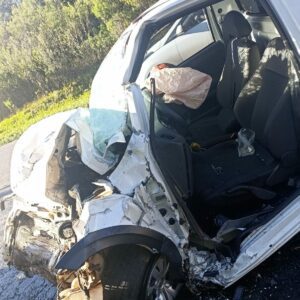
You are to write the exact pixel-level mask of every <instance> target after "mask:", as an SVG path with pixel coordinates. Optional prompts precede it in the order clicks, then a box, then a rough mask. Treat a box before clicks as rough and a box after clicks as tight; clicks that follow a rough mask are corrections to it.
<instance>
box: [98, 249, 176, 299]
mask: <svg viewBox="0 0 300 300" xmlns="http://www.w3.org/2000/svg"><path fill="white" fill-rule="evenodd" d="M103 258H104V266H103V269H102V276H101V279H102V284H103V300H115V299H119V300H125V299H126V300H128V299H130V300H140V299H142V300H173V299H175V297H176V294H177V292H178V289H179V288H177V289H176V288H174V287H173V285H172V283H171V282H169V281H168V280H167V278H168V270H169V262H168V260H167V258H166V257H165V256H161V255H158V254H157V255H153V253H151V252H150V251H149V250H148V249H146V248H144V247H140V246H134V245H126V246H118V247H114V248H110V249H106V250H105V251H104V252H103Z"/></svg>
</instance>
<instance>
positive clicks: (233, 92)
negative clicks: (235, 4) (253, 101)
mask: <svg viewBox="0 0 300 300" xmlns="http://www.w3.org/2000/svg"><path fill="white" fill-rule="evenodd" d="M222 31H223V38H224V42H225V45H226V60H225V65H224V69H223V73H222V77H221V80H220V82H219V85H218V90H217V96H218V101H219V103H220V105H221V106H222V108H223V109H228V110H230V111H232V110H233V106H234V103H235V100H236V99H237V97H238V95H239V93H240V91H241V89H242V88H243V86H244V85H245V84H246V82H247V81H248V80H249V79H250V78H251V76H252V75H253V73H254V72H255V70H256V69H257V67H258V65H259V61H260V53H259V48H258V45H257V44H256V43H255V42H253V41H252V40H251V39H250V34H251V32H252V28H251V26H250V24H249V22H248V21H247V20H246V19H245V17H244V16H243V15H242V14H241V13H240V12H238V11H231V12H229V13H228V14H226V16H225V17H224V21H223V24H222Z"/></svg>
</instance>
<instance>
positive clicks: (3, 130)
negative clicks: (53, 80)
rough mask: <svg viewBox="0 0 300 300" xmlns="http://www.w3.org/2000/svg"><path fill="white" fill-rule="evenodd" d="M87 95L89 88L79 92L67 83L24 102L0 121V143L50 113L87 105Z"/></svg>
mask: <svg viewBox="0 0 300 300" xmlns="http://www.w3.org/2000/svg"><path fill="white" fill-rule="evenodd" d="M89 95H90V92H89V90H85V91H83V92H80V93H79V89H76V88H74V85H68V86H65V87H64V88H62V89H60V90H58V91H54V92H51V93H49V94H48V95H47V96H44V97H41V98H40V99H38V100H36V101H34V102H31V103H28V104H26V105H25V106H24V107H23V108H21V109H19V110H17V112H16V113H15V114H13V115H12V116H10V117H8V118H6V119H4V120H3V121H1V122H0V145H3V144H6V143H9V142H11V141H13V140H15V139H17V138H18V137H20V135H21V134H22V133H23V132H24V131H25V130H26V129H27V128H28V127H29V126H30V125H32V124H34V123H36V122H38V121H40V120H42V119H44V118H46V117H48V116H50V115H53V114H55V113H57V112H61V111H66V110H69V109H73V108H77V107H85V106H87V104H88V100H89Z"/></svg>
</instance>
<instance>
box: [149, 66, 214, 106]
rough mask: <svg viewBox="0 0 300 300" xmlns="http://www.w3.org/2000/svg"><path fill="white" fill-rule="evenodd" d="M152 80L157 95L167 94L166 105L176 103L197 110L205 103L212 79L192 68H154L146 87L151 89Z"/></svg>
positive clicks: (165, 97)
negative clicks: (151, 79)
mask: <svg viewBox="0 0 300 300" xmlns="http://www.w3.org/2000/svg"><path fill="white" fill-rule="evenodd" d="M150 78H154V79H155V83H156V93H157V94H165V95H164V97H163V99H164V101H165V102H166V103H171V102H175V103H178V104H184V105H185V106H187V107H189V108H192V109H197V108H198V107H200V106H201V105H202V104H203V102H204V101H205V99H206V97H207V94H208V91H209V89H210V85H211V82H212V78H211V77H210V76H209V75H208V74H205V73H202V72H200V71H197V70H194V69H192V68H164V69H158V68H156V67H154V68H153V69H152V71H151V73H150V77H149V79H147V82H146V86H147V88H148V89H150Z"/></svg>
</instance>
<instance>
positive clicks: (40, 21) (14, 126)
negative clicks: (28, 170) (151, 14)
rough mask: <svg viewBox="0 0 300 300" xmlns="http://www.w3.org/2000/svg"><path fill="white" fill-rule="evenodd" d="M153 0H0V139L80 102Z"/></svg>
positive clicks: (85, 99) (4, 140) (8, 138)
mask: <svg viewBox="0 0 300 300" xmlns="http://www.w3.org/2000/svg"><path fill="white" fill-rule="evenodd" d="M154 2H156V0H113V1H112V0H0V41H1V43H0V121H1V120H2V121H1V122H0V144H4V143H7V142H9V141H11V140H13V139H16V138H17V137H19V136H20V134H22V132H24V130H25V129H27V128H28V127H29V126H30V125H31V124H33V123H35V122H37V121H38V120H41V119H42V118H44V117H46V116H48V115H51V114H53V113H56V112H59V111H64V110H67V109H71V108H74V107H78V106H84V105H86V104H87V102H88V95H89V92H88V91H87V90H89V88H90V84H91V79H92V77H93V75H94V74H95V71H96V69H97V68H98V66H99V64H100V63H101V61H102V59H103V58H104V56H105V55H106V53H107V51H108V50H109V48H110V47H111V46H112V44H113V43H114V41H115V40H116V39H117V37H118V36H119V35H120V34H121V32H122V31H123V30H124V29H125V28H126V27H127V26H128V25H129V23H130V22H131V21H132V20H133V19H134V18H135V17H137V16H138V14H140V13H141V12H142V11H144V10H145V9H147V8H148V7H149V6H150V5H151V4H153V3H154ZM37 99H38V100H37ZM33 100H34V101H33Z"/></svg>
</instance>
